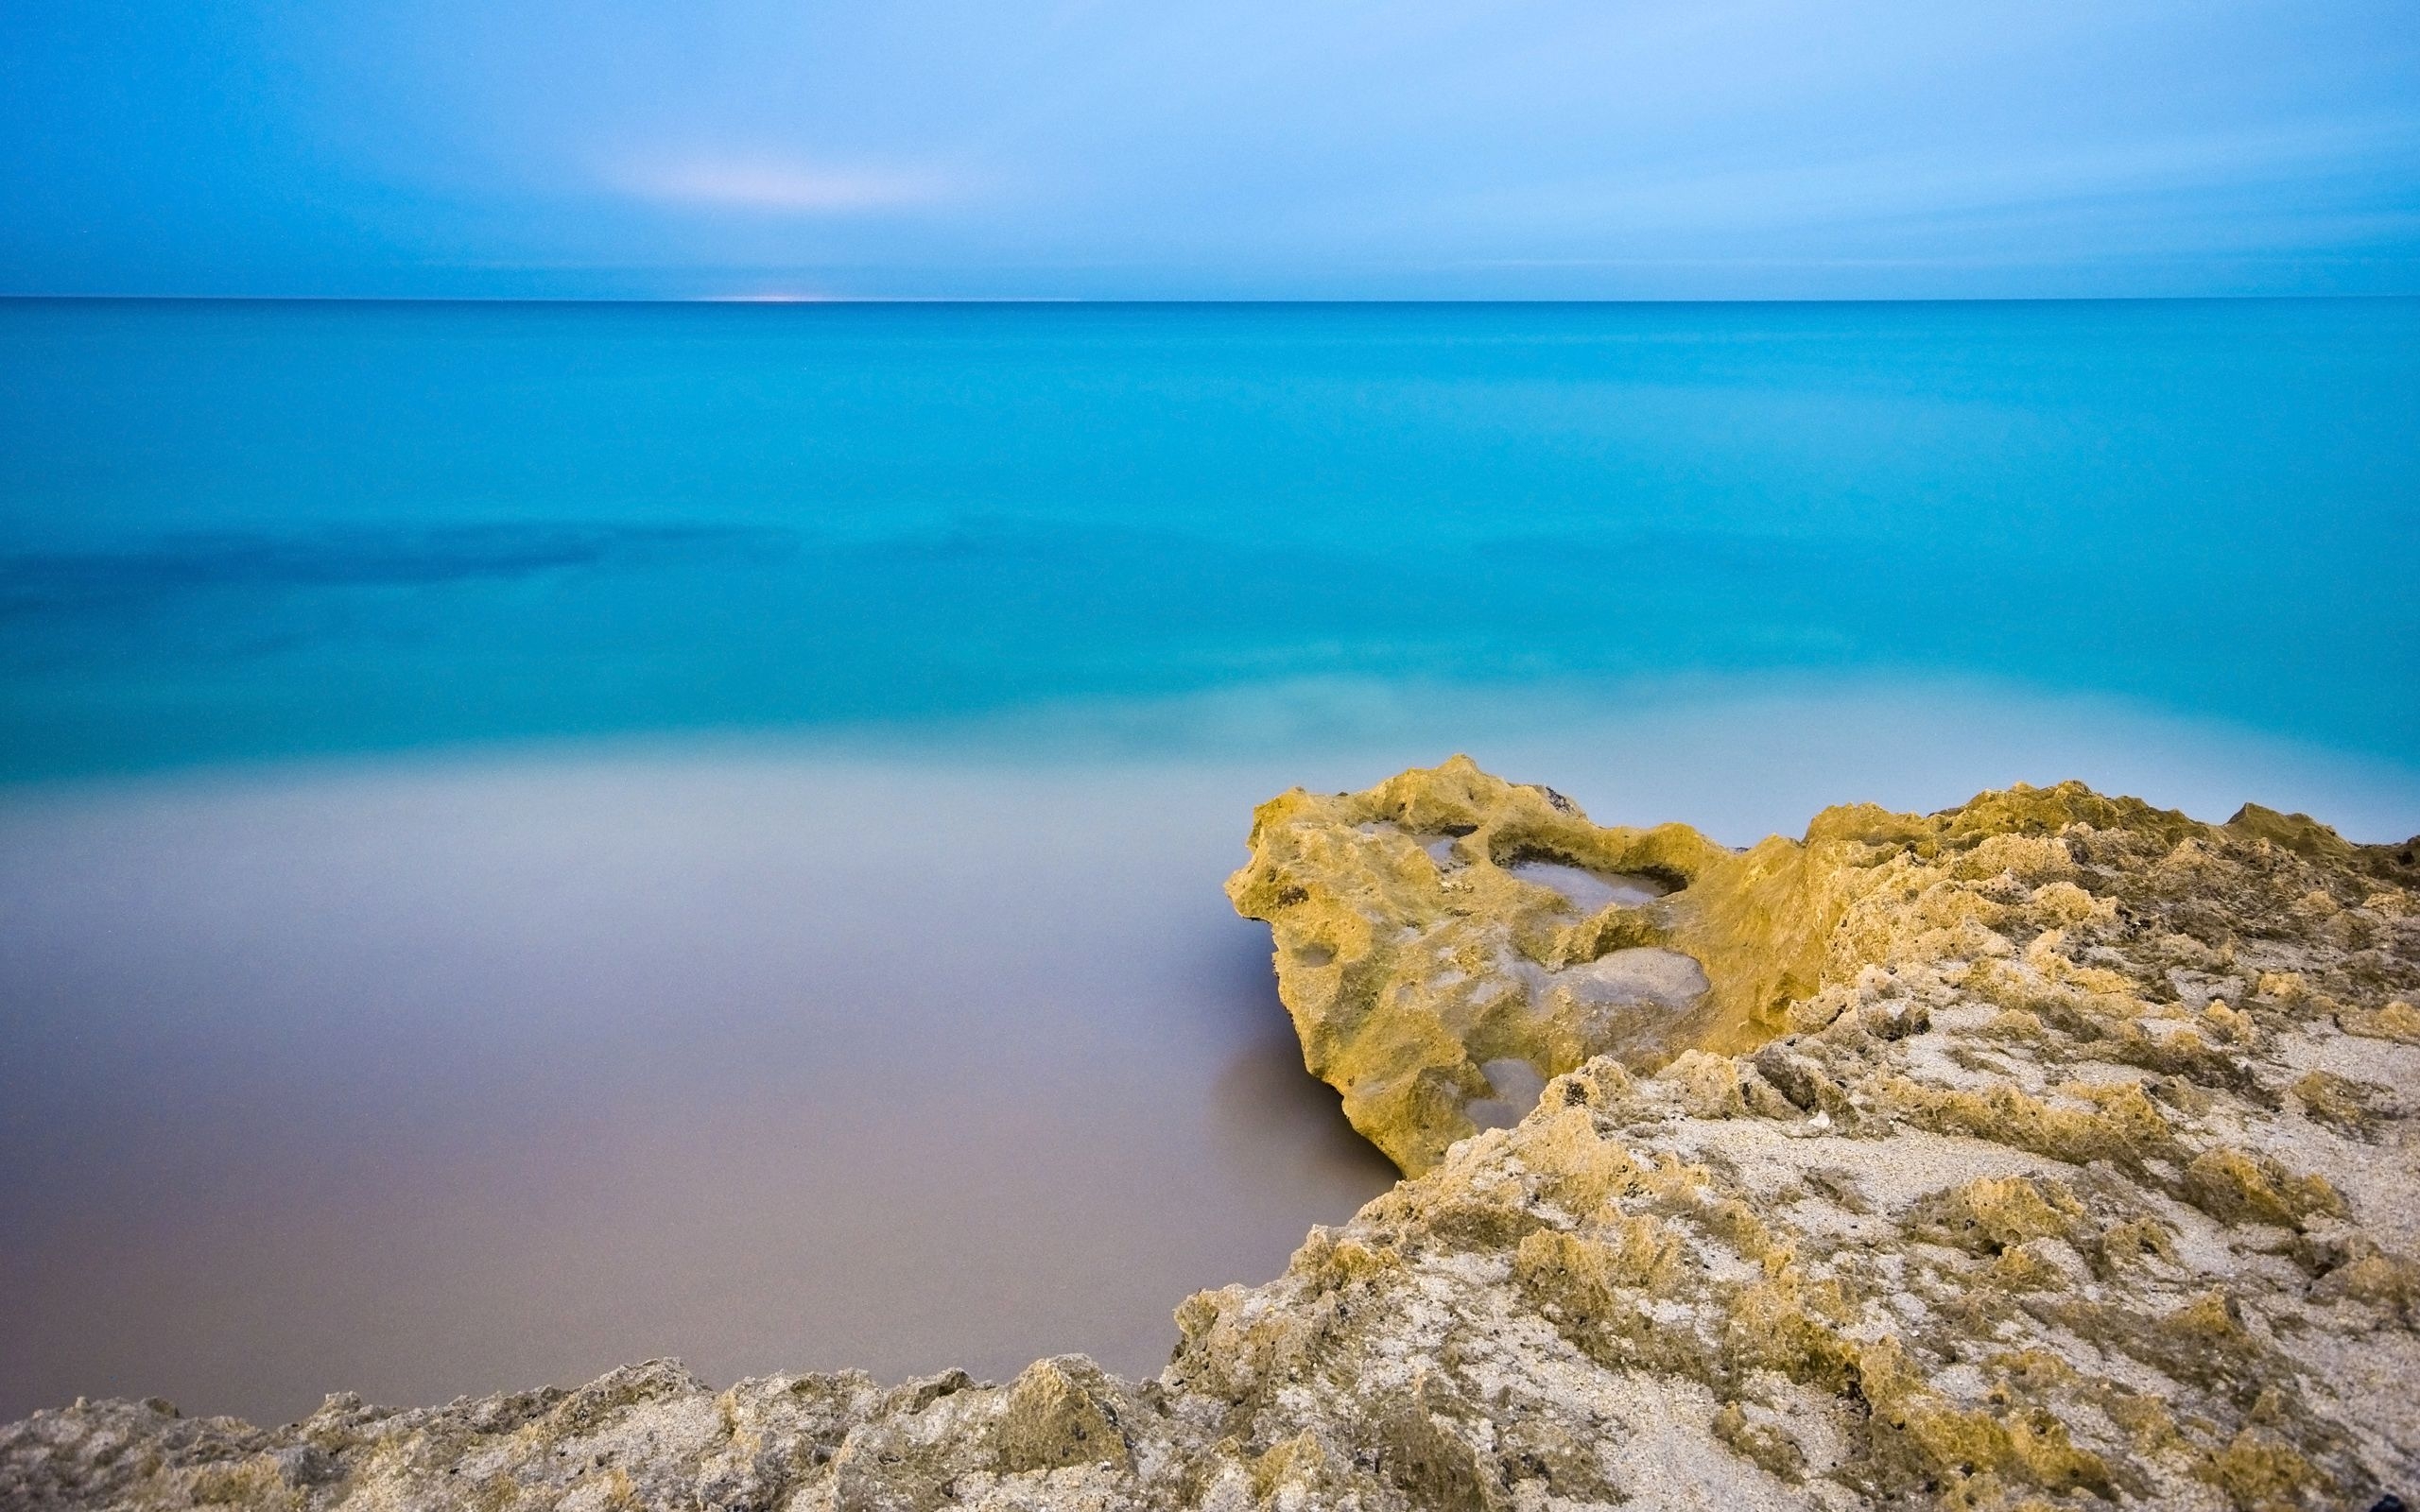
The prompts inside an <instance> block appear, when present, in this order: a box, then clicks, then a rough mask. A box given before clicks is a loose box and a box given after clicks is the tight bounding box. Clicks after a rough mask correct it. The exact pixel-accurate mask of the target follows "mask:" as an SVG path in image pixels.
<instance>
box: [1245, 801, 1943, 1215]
mask: <svg viewBox="0 0 2420 1512" xmlns="http://www.w3.org/2000/svg"><path fill="white" fill-rule="evenodd" d="M1903 824H1904V821H1903V820H1902V819H1900V818H1899V817H1898V816H1893V815H1889V814H1885V813H1883V812H1882V811H1881V810H1878V809H1833V810H1829V811H1827V812H1826V813H1825V814H1824V816H1822V817H1821V818H1819V819H1818V820H1817V821H1816V823H1815V827H1814V828H1813V829H1812V830H1811V831H1810V832H1809V833H1808V835H1807V838H1806V839H1805V840H1804V841H1793V840H1785V839H1781V838H1779V837H1775V838H1773V839H1770V840H1767V841H1765V842H1764V843H1763V844H1762V845H1759V846H1756V847H1755V848H1754V849H1753V850H1750V851H1731V850H1729V849H1728V848H1726V847H1723V846H1720V845H1717V844H1716V843H1715V842H1714V841H1712V840H1709V839H1707V838H1706V837H1705V836H1704V835H1703V834H1701V833H1698V832H1697V831H1695V830H1693V829H1690V828H1689V827H1688V826H1686V825H1681V824H1668V825H1663V826H1660V827H1658V828H1656V829H1652V830H1632V829H1605V828H1600V827H1599V826H1597V825H1594V824H1591V823H1589V822H1588V816H1586V815H1584V814H1582V813H1581V812H1580V810H1579V809H1578V808H1577V807H1575V806H1574V805H1573V804H1572V803H1571V802H1570V801H1569V800H1568V799H1564V798H1563V797H1562V796H1561V795H1559V794H1557V793H1555V792H1554V791H1553V790H1551V789H1549V788H1544V787H1534V786H1522V785H1516V784H1513V783H1511V782H1503V781H1501V780H1499V779H1497V778H1495V777H1491V776H1489V775H1488V774H1487V773H1485V772H1482V771H1480V770H1479V769H1478V766H1476V765H1473V764H1472V762H1471V761H1470V759H1469V758H1468V757H1465V756H1457V757H1455V758H1454V759H1453V760H1452V761H1449V762H1447V763H1446V764H1445V765H1443V766H1439V767H1435V768H1432V769H1429V770H1426V771H1409V772H1406V773H1404V774H1403V775H1402V776H1400V777H1397V778H1394V779H1393V780H1392V781H1390V782H1383V783H1380V784H1379V785H1378V786H1376V787H1374V788H1372V789H1371V790H1370V791H1368V792H1366V793H1339V794H1337V795H1335V796H1334V797H1327V796H1322V795H1314V794H1310V793H1305V792H1304V791H1302V790H1301V789H1299V788H1298V789H1296V790H1295V791H1293V792H1290V793H1288V794H1285V795H1284V796H1283V797H1280V798H1276V799H1271V801H1269V802H1267V803H1264V804H1262V805H1261V807H1260V809H1259V811H1258V812H1257V813H1255V814H1254V815H1253V829H1252V840H1251V844H1252V860H1251V861H1250V863H1249V864H1247V865H1246V866H1245V867H1244V868H1243V869H1241V870H1239V871H1237V872H1236V874H1235V876H1233V877H1232V878H1230V879H1228V882H1227V896H1228V897H1229V898H1230V899H1231V900H1232V901H1233V902H1234V903H1235V905H1236V908H1237V909H1238V910H1240V911H1241V912H1242V913H1244V914H1245V915H1246V916H1247V917H1250V918H1253V919H1266V920H1267V921H1268V922H1269V924H1270V928H1271V933H1272V934H1273V935H1274V936H1275V937H1276V945H1277V957H1276V959H1277V983H1278V994H1279V996H1280V997H1282V998H1283V999H1284V1000H1285V1003H1286V1007H1287V1010H1288V1012H1289V1013H1290V1014H1291V1015H1292V1016H1293V1020H1294V1028H1295V1031H1296V1033H1297V1034H1298V1035H1299V1036H1300V1038H1301V1040H1302V1042H1303V1057H1304V1060H1305V1063H1306V1064H1307V1065H1308V1066H1309V1067H1310V1070H1311V1074H1313V1075H1315V1076H1317V1077H1319V1078H1320V1079H1321V1080H1322V1081H1324V1082H1326V1083H1328V1085H1330V1086H1332V1087H1334V1088H1335V1089H1336V1090H1337V1091H1339V1092H1340V1093H1341V1094H1342V1095H1343V1098H1344V1114H1345V1117H1346V1118H1348V1119H1350V1120H1352V1123H1353V1126H1354V1127H1355V1128H1357V1129H1358V1130H1360V1132H1361V1133H1362V1135H1363V1136H1364V1137H1365V1138H1367V1139H1368V1140H1369V1141H1370V1142H1371V1143H1374V1144H1375V1145H1377V1146H1378V1148H1380V1149H1382V1150H1384V1151H1386V1152H1387V1154H1388V1155H1389V1156H1390V1157H1391V1158H1392V1160H1394V1162H1395V1164H1396V1165H1398V1166H1400V1167H1401V1168H1402V1169H1403V1170H1404V1171H1405V1173H1407V1174H1408V1175H1411V1176H1418V1175H1419V1174H1421V1173H1422V1172H1424V1171H1426V1170H1427V1169H1428V1168H1429V1167H1430V1166H1432V1165H1434V1164H1436V1163H1437V1161H1438V1160H1440V1159H1441V1158H1442V1157H1443V1154H1444V1152H1445V1149H1446V1147H1447V1146H1448V1145H1450V1144H1452V1143H1454V1142H1455V1141H1456V1140H1459V1139H1462V1138H1464V1137H1466V1136H1468V1135H1469V1134H1471V1133H1473V1132H1474V1131H1475V1129H1476V1128H1477V1127H1478V1125H1480V1124H1481V1123H1483V1122H1493V1121H1494V1120H1493V1119H1492V1118H1481V1117H1474V1116H1473V1115H1474V1113H1475V1112H1478V1111H1479V1110H1482V1109H1483V1110H1485V1111H1486V1112H1487V1113H1489V1114H1495V1115H1496V1116H1498V1117H1500V1112H1499V1111H1498V1105H1500V1104H1501V1103H1502V1102H1504V1101H1505V1100H1506V1099H1505V1093H1506V1091H1507V1089H1506V1087H1505V1086H1504V1083H1505V1081H1506V1079H1507V1074H1508V1073H1510V1074H1511V1075H1512V1076H1513V1077H1514V1078H1516V1079H1518V1080H1520V1081H1522V1082H1523V1083H1525V1084H1526V1090H1527V1091H1529V1093H1530V1098H1529V1099H1527V1100H1526V1101H1524V1102H1523V1103H1522V1106H1521V1107H1519V1108H1518V1109H1517V1111H1516V1116H1517V1112H1526V1111H1527V1110H1528V1105H1529V1103H1530V1102H1533V1101H1534V1093H1535V1091H1536V1088H1537V1087H1538V1086H1539V1085H1540V1084H1542V1083H1543V1081H1544V1079H1545V1078H1546V1077H1547V1076H1554V1075H1559V1074H1562V1073H1564V1072H1566V1071H1570V1070H1573V1069H1575V1068H1577V1067H1578V1066H1580V1065H1582V1063H1584V1062H1586V1061H1587V1060H1588V1059H1590V1058H1591V1057H1595V1056H1600V1055H1610V1056H1613V1057H1616V1058H1617V1059H1619V1060H1621V1061H1622V1062H1623V1063H1624V1064H1625V1065H1627V1066H1629V1067H1630V1068H1631V1069H1632V1070H1634V1071H1652V1070H1654V1069H1656V1068H1658V1067H1661V1066H1662V1065H1663V1064H1664V1063H1665V1062H1667V1061H1668V1060H1670V1059H1672V1058H1673V1057H1675V1056H1678V1055H1680V1054H1682V1053H1684V1052H1685V1051H1689V1050H1699V1051H1705V1052H1709V1053H1714V1054H1730V1053H1736V1052H1738V1051H1743V1050H1748V1049H1753V1048H1754V1047H1755V1046H1757V1045H1759V1044H1762V1043H1764V1042H1765V1041H1766V1040H1771V1039H1772V1037H1773V1036H1774V1035H1775V1034H1778V1033H1779V1032H1781V1030H1782V1029H1783V1028H1784V1026H1785V1022H1786V1018H1785V1015H1786V1010H1787V1008H1788V1006H1789V1004H1790V1003H1791V1002H1792V1001H1794V1000H1796V999H1798V998H1802V997H1805V996H1806V995H1807V994H1809V993H1811V992H1813V991H1814V990H1815V988H1816V987H1817V986H1818V985H1819V983H1820V982H1821V981H1822V980H1823V979H1824V972H1825V971H1826V970H1827V969H1831V970H1834V971H1837V970H1838V969H1839V968H1840V966H1841V961H1840V960H1839V959H1837V957H1838V955H1839V954H1840V953H1839V952H1838V950H1837V949H1836V947H1837V945H1838V944H1839V940H1838V938H1837V936H1838V926H1839V923H1840V920H1841V918H1842V917H1843V914H1844V913H1845V911H1846V909H1847V908H1848V906H1849V904H1850V903H1851V902H1853V901H1854V900H1855V899H1856V898H1857V896H1858V893H1859V892H1860V891H1861V890H1862V889H1863V888H1864V887H1866V886H1867V885H1871V883H1872V881H1873V878H1874V875H1875V867H1876V864H1877V858H1878V857H1879V856H1880V855H1882V854H1884V853H1885V852H1884V851H1882V850H1881V849H1878V848H1877V845H1876V839H1877V837H1879V838H1880V839H1881V840H1882V841H1883V842H1885V843H1886V844H1887V842H1888V840H1889V839H1890V838H1891V837H1892V836H1894V835H1896V834H1897V833H1898V832H1899V828H1900V827H1901V826H1902V825H1903ZM1522 1067H1527V1068H1529V1069H1530V1075H1529V1076H1527V1077H1522V1076H1520V1074H1519V1068H1522Z"/></svg>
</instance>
